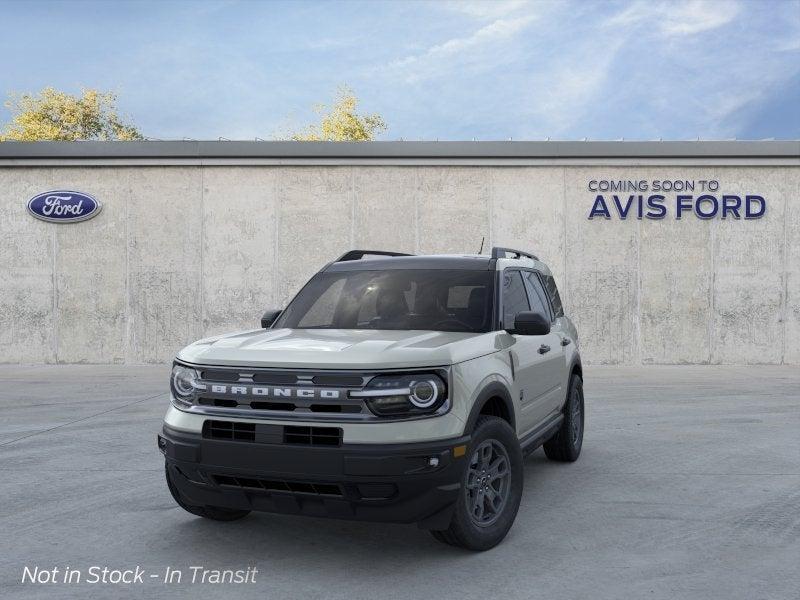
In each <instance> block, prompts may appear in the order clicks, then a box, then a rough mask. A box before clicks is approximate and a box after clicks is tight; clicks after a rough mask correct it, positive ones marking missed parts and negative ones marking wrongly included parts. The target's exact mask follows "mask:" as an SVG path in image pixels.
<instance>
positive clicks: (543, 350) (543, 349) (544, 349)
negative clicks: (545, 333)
mask: <svg viewBox="0 0 800 600" xmlns="http://www.w3.org/2000/svg"><path fill="white" fill-rule="evenodd" d="M547 352H550V346H548V345H547V344H542V345H541V346H539V354H546V353H547Z"/></svg>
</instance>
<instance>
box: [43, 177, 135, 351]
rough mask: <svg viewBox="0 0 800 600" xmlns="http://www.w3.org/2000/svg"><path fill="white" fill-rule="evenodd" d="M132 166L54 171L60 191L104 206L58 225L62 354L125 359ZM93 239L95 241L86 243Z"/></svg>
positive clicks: (59, 347)
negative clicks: (81, 219)
mask: <svg viewBox="0 0 800 600" xmlns="http://www.w3.org/2000/svg"><path fill="white" fill-rule="evenodd" d="M131 173H132V170H131V169H126V168H122V169H105V168H101V169H65V168H61V169H54V170H53V184H54V185H53V187H54V188H55V189H66V190H80V191H82V192H86V193H88V194H91V195H92V196H94V197H95V198H97V199H99V200H100V202H101V203H102V205H103V209H102V210H101V211H100V214H99V215H97V216H96V217H94V218H92V219H90V220H89V221H86V222H85V223H78V224H70V225H63V226H54V227H53V230H54V232H55V234H56V261H55V264H56V285H57V286H58V293H57V311H58V312H57V319H56V325H57V329H56V341H57V347H56V350H57V355H58V358H59V360H60V361H67V362H90V363H107V362H113V363H121V362H124V360H125V349H126V346H127V338H126V320H127V281H126V280H127V247H126V244H127V221H126V218H125V215H126V211H127V209H128V202H129V201H130V176H131ZM87 240H91V244H87V243H86V241H87Z"/></svg>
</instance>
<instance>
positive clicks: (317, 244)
mask: <svg viewBox="0 0 800 600" xmlns="http://www.w3.org/2000/svg"><path fill="white" fill-rule="evenodd" d="M353 201H354V199H353V172H352V169H351V168H350V167H330V168H321V167H311V168H309V167H301V168H296V167H295V168H293V167H285V168H281V169H280V170H279V173H278V231H277V235H278V238H277V239H278V243H277V256H276V258H277V263H276V264H277V271H276V274H277V280H276V282H275V288H276V292H277V295H276V298H275V300H276V302H277V308H283V307H285V306H286V303H287V302H288V301H289V300H290V299H291V298H292V296H294V294H296V293H297V291H298V290H299V289H300V287H301V286H302V285H303V284H305V282H306V281H308V279H309V277H311V276H312V275H313V274H314V273H316V272H317V271H318V270H319V269H320V268H322V267H323V266H325V265H326V264H327V263H328V262H330V261H331V260H333V259H334V258H336V257H337V256H340V255H341V254H343V253H344V252H346V251H347V250H348V249H349V248H350V246H351V244H352V243H353V242H352V240H353Z"/></svg>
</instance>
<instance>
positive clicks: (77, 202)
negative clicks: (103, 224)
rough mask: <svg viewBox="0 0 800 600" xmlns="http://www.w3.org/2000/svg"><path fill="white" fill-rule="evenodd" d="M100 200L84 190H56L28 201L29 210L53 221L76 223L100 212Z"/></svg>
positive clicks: (39, 217) (35, 214) (41, 217)
mask: <svg viewBox="0 0 800 600" xmlns="http://www.w3.org/2000/svg"><path fill="white" fill-rule="evenodd" d="M101 208H102V205H101V204H100V202H99V201H98V200H96V199H95V198H93V197H91V196H90V195H89V194H84V193H83V192H72V191H68V190H56V191H53V192H44V193H43V194H39V195H38V196H34V197H33V198H31V199H30V200H29V201H28V212H29V213H31V214H32V215H33V216H34V217H36V218H37V219H41V220H42V221H50V222H51V223H74V222H76V221H85V220H86V219H91V218H92V217H93V216H95V215H96V214H97V213H99V212H100V209H101Z"/></svg>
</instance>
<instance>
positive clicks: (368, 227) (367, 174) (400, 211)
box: [353, 167, 417, 254]
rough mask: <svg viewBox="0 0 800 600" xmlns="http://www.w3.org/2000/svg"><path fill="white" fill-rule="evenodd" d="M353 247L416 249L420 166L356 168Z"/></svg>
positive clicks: (406, 250)
mask: <svg viewBox="0 0 800 600" xmlns="http://www.w3.org/2000/svg"><path fill="white" fill-rule="evenodd" d="M353 179H354V186H355V207H354V216H353V218H354V220H355V230H354V241H353V247H354V248H361V249H366V250H392V251H395V252H408V253H412V254H413V253H414V252H416V251H417V207H416V193H417V190H416V182H417V170H416V169H414V168H412V167H364V168H360V169H355V170H354V177H353Z"/></svg>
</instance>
